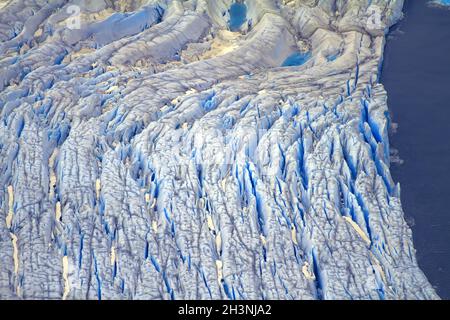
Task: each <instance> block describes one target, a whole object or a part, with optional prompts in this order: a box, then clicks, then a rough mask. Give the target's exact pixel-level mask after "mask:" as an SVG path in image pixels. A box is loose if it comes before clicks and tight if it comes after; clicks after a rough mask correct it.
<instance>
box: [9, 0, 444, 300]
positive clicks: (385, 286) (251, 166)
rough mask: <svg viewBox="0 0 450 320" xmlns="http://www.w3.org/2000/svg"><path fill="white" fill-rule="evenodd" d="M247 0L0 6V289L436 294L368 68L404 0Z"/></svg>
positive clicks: (292, 295) (112, 293) (383, 104)
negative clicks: (394, 171)
mask: <svg viewBox="0 0 450 320" xmlns="http://www.w3.org/2000/svg"><path fill="white" fill-rule="evenodd" d="M242 4H243V5H244V6H243V7H244V9H245V10H244V11H245V12H244V14H245V19H244V21H243V23H242V24H238V26H237V28H234V29H235V30H233V31H230V27H229V26H230V23H231V20H233V19H234V17H233V16H232V14H230V12H232V11H231V10H230V8H231V6H232V5H233V1H232V0H210V1H207V0H190V1H179V0H172V1H171V0H165V1H164V0H159V1H158V0H134V1H122V0H96V1H83V0H78V1H75V0H74V1H67V0H51V1H43V0H11V1H1V2H0V7H1V9H0V181H1V183H0V185H1V188H0V208H1V211H0V298H2V299H17V298H21V299H434V298H438V297H437V295H436V293H435V291H434V289H433V288H432V287H431V285H430V284H429V283H428V281H427V279H426V278H425V276H424V275H423V273H422V271H421V270H420V269H419V268H418V266H417V262H416V258H415V250H414V248H413V244H412V237H411V230H410V228H409V227H408V225H407V224H406V222H405V220H404V216H403V212H402V207H401V202H400V189H399V186H398V185H396V184H395V183H394V182H393V181H392V178H391V175H390V172H389V142H388V130H389V127H390V120H389V113H388V108H387V96H386V92H385V90H384V88H383V86H382V85H381V84H380V83H379V82H378V76H379V71H380V65H381V63H382V57H383V48H384V43H385V34H386V32H387V30H388V28H389V27H390V26H392V25H393V24H394V23H395V22H396V21H398V19H400V18H401V16H402V6H403V0H347V1H345V0H317V1H314V0H293V1H276V0H272V1H271V0H246V1H241V3H240V5H241V7H242ZM241 14H242V11H241ZM296 54H297V55H299V56H297V57H296V56H295V55H296ZM293 55H294V56H293ZM298 57H301V59H298ZM286 59H292V61H300V60H301V62H298V63H286ZM283 65H285V67H282V66H283Z"/></svg>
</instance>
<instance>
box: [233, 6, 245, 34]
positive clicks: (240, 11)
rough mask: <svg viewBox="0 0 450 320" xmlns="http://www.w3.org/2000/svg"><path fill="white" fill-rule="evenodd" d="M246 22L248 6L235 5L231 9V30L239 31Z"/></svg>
mask: <svg viewBox="0 0 450 320" xmlns="http://www.w3.org/2000/svg"><path fill="white" fill-rule="evenodd" d="M246 20H247V6H246V5H245V4H244V3H239V2H235V3H233V4H232V5H231V7H230V30H231V31H238V30H239V28H240V27H241V26H242V24H243V23H244V22H245V21H246Z"/></svg>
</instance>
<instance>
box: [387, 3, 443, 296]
mask: <svg viewBox="0 0 450 320" xmlns="http://www.w3.org/2000/svg"><path fill="white" fill-rule="evenodd" d="M405 13H406V17H405V19H404V20H403V21H401V22H400V23H399V24H398V25H397V26H396V27H394V28H393V30H392V31H391V36H390V37H389V40H388V42H387V47H386V52H385V61H384V66H383V73H382V79H381V82H382V83H383V84H384V85H385V87H386V90H387V91H388V96H389V109H390V112H391V116H392V120H393V121H394V122H396V123H398V125H399V127H398V130H397V133H393V134H391V138H390V139H391V147H393V148H395V149H398V150H399V152H400V158H401V159H403V160H404V163H403V164H401V165H396V164H392V166H391V172H392V175H393V177H394V180H395V181H399V182H400V184H401V191H402V193H401V197H402V204H403V209H404V211H405V215H406V217H407V220H409V221H411V220H413V221H414V223H413V225H412V229H413V236H414V244H415V247H416V249H417V258H418V261H419V265H420V267H421V269H422V270H423V271H424V272H425V274H426V276H427V277H428V279H429V280H430V282H431V283H432V285H433V286H435V288H436V289H437V292H438V294H439V295H440V297H441V298H443V299H449V298H450V10H447V9H443V8H433V7H429V6H428V5H427V1H425V0H407V1H406V4H405Z"/></svg>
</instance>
